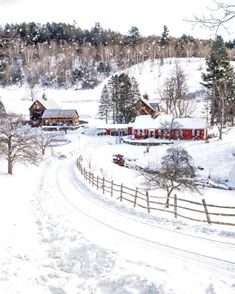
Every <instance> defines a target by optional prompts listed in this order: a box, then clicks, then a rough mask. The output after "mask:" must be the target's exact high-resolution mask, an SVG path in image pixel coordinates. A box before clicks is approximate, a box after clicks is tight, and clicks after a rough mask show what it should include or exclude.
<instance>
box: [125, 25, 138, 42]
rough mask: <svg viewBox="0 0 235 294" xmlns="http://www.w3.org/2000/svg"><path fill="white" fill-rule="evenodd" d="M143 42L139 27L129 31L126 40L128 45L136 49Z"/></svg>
mask: <svg viewBox="0 0 235 294" xmlns="http://www.w3.org/2000/svg"><path fill="white" fill-rule="evenodd" d="M140 41H141V36H140V32H139V29H138V28H137V27H131V29H130V30H129V31H128V36H127V37H126V39H125V43H126V44H128V45H129V44H130V45H132V46H133V47H135V46H136V45H137V44H138V43H139V42H140Z"/></svg>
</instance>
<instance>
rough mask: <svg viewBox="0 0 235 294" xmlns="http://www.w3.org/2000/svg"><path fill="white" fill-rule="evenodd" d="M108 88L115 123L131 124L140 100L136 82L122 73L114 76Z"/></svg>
mask: <svg viewBox="0 0 235 294" xmlns="http://www.w3.org/2000/svg"><path fill="white" fill-rule="evenodd" d="M108 87H109V93H110V99H111V105H112V112H113V123H129V122H130V121H132V120H133V119H134V118H135V116H136V109H137V107H136V104H137V101H138V99H139V98H140V93H139V89H138V84H137V82H136V80H135V79H134V78H130V77H129V76H128V75H127V74H124V73H122V74H120V75H115V76H112V77H111V79H110V81H109V83H108Z"/></svg>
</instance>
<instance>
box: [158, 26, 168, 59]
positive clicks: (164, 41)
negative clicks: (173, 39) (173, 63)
mask: <svg viewBox="0 0 235 294" xmlns="http://www.w3.org/2000/svg"><path fill="white" fill-rule="evenodd" d="M169 43H170V38H169V30H168V27H167V26H164V27H163V33H162V35H161V39H160V47H161V64H163V63H164V62H163V58H165V57H169Z"/></svg>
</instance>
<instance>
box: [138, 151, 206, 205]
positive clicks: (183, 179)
mask: <svg viewBox="0 0 235 294" xmlns="http://www.w3.org/2000/svg"><path fill="white" fill-rule="evenodd" d="M140 173H141V175H143V176H144V179H145V182H144V186H145V187H148V188H151V189H164V190H165V191H166V193H167V197H166V207H169V202H170V196H171V193H172V192H173V191H174V190H183V189H189V190H190V191H194V192H200V190H199V189H198V185H197V184H196V182H195V177H196V174H195V167H194V166H193V164H192V157H191V156H190V155H189V154H188V152H187V151H186V150H185V149H183V148H181V147H176V148H174V147H173V148H169V149H167V150H166V155H165V156H163V157H162V161H161V164H160V166H159V167H157V166H154V167H152V168H145V169H143V170H141V171H140Z"/></svg>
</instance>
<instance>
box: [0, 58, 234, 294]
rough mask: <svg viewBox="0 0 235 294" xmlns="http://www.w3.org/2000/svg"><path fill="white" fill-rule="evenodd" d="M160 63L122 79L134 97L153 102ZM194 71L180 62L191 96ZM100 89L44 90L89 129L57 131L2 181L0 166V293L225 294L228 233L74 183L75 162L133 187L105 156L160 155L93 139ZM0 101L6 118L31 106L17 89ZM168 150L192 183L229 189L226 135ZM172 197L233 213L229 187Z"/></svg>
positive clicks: (230, 254)
mask: <svg viewBox="0 0 235 294" xmlns="http://www.w3.org/2000/svg"><path fill="white" fill-rule="evenodd" d="M181 62H182V63H183V61H181ZM170 66H171V64H170V63H168V64H165V65H164V66H163V67H161V68H160V69H159V68H158V65H156V68H155V69H154V70H153V68H152V69H151V68H150V65H149V64H148V63H147V64H146V65H145V66H143V67H142V68H140V67H139V68H138V67H137V69H138V70H137V71H136V70H135V71H134V69H130V72H129V74H130V75H131V74H132V73H133V74H134V73H135V76H136V78H137V80H138V82H139V84H140V89H141V91H142V93H143V92H145V91H146V92H148V93H149V95H150V96H154V97H156V95H157V91H158V87H159V85H160V82H161V81H162V76H163V75H167V70H168V67H170ZM202 66H203V62H202V60H197V61H196V60H195V61H194V60H192V61H191V62H190V63H188V62H187V61H186V62H185V63H184V68H185V69H186V70H187V72H188V75H189V76H191V78H190V79H189V81H190V83H191V87H192V88H193V87H194V88H193V89H194V90H195V89H199V88H200V85H199V77H200V74H199V73H200V71H199V70H197V69H199V68H201V67H202ZM190 68H191V69H190ZM150 69H151V70H152V71H151V70H150ZM160 70H161V71H162V74H161V75H159V74H158V72H159V71H160ZM131 71H132V72H131ZM140 72H141V73H140ZM146 76H147V77H146ZM192 77H194V78H192ZM102 86H103V85H100V86H99V87H98V88H96V89H94V90H89V91H74V90H71V89H70V90H47V91H46V93H47V96H48V99H50V98H53V99H54V100H55V101H56V102H57V103H58V104H59V105H61V106H62V107H65V108H77V110H78V113H79V114H82V116H84V118H85V117H86V118H89V121H90V123H89V126H90V127H91V128H89V129H87V132H85V134H83V132H84V130H83V129H82V128H80V129H79V130H76V131H71V132H68V133H67V134H64V139H65V142H64V143H65V144H61V145H58V146H55V147H54V148H53V152H52V153H51V151H50V150H48V152H47V154H46V155H45V158H44V161H43V162H42V163H41V164H40V166H38V167H35V166H27V167H25V166H22V165H19V164H18V165H16V166H15V168H14V171H13V172H14V175H13V176H9V175H7V174H6V170H7V168H6V162H5V161H3V160H1V161H0V181H1V191H2V192H1V194H0V204H1V205H0V221H1V222H0V229H1V234H0V265H1V267H0V293H3V294H15V293H20V294H31V293H36V294H47V293H48V294H77V293H79V294H80V293H85V294H109V293H116V294H119V293H120V294H123V293H124V294H132V293H133V294H136V293H138V294H142V293H143V294H153V293H154V294H155V293H156V294H158V293H159V294H166V293H167V294H191V293H192V294H215V293H216V294H217V293H218V294H220V293H226V294H233V293H235V228H234V227H228V226H219V225H213V226H210V225H207V224H202V223H194V222H187V221H183V220H180V219H179V220H178V219H177V220H176V219H173V218H166V217H164V216H158V215H157V214H148V213H147V212H145V211H142V210H138V209H133V208H131V207H129V206H127V205H125V203H120V202H118V201H116V200H115V199H111V198H109V197H105V196H102V195H101V194H100V193H97V192H95V191H94V190H92V189H91V188H90V187H89V185H87V184H86V183H85V182H84V180H83V178H82V176H81V175H80V174H79V172H78V170H77V168H76V159H77V158H78V156H79V155H82V156H83V161H84V164H86V165H87V166H89V165H90V167H92V169H93V171H94V172H95V173H103V174H105V175H107V176H108V177H109V178H110V179H113V180H115V181H116V182H120V183H121V182H122V183H125V184H128V186H133V187H136V186H138V185H139V184H140V178H139V177H137V176H136V173H135V172H134V171H133V170H131V169H127V168H123V167H119V166H117V165H114V164H113V162H112V155H113V154H117V153H121V154H124V155H125V156H127V157H129V158H137V159H138V161H139V162H143V159H144V158H145V159H146V156H148V157H150V160H157V159H158V158H160V156H161V155H162V154H163V153H164V151H165V149H166V148H167V147H166V146H156V147H150V152H149V154H148V155H146V154H145V153H144V150H145V147H143V146H131V145H127V144H116V139H115V138H110V137H106V138H105V137H97V136H94V135H93V132H92V127H93V126H94V125H95V122H96V121H95V116H96V113H97V106H98V100H99V97H100V92H101V90H102ZM145 87H146V89H145ZM41 94H42V90H41V92H39V95H41ZM0 96H1V100H2V101H3V103H4V105H5V107H6V109H7V111H15V112H17V113H23V114H25V115H28V108H29V107H30V105H31V103H32V102H31V101H30V100H28V99H27V97H26V96H25V90H24V89H23V88H19V89H17V88H11V89H9V88H5V89H0ZM86 133H87V134H86ZM178 144H183V145H184V147H185V148H186V149H187V150H188V152H189V154H191V155H192V157H193V159H194V162H195V165H196V166H201V167H203V168H204V170H201V171H199V172H200V173H201V176H205V177H206V176H207V175H209V174H210V175H211V176H215V177H217V178H220V179H221V180H223V181H225V180H226V181H227V182H228V183H229V185H231V186H234V185H235V157H234V156H233V153H234V152H235V130H234V129H233V130H230V131H229V132H228V133H227V134H225V135H224V139H223V140H222V141H218V140H211V142H210V143H208V144H206V143H204V142H184V143H178ZM182 196H184V197H192V198H193V199H195V200H198V199H201V198H202V197H204V198H205V199H206V200H208V201H210V202H211V203H216V204H221V205H223V204H224V205H226V204H228V205H233V206H235V191H234V190H231V191H226V190H217V189H205V190H204V191H203V196H202V195H197V194H195V195H189V194H188V195H187V194H185V193H182Z"/></svg>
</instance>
